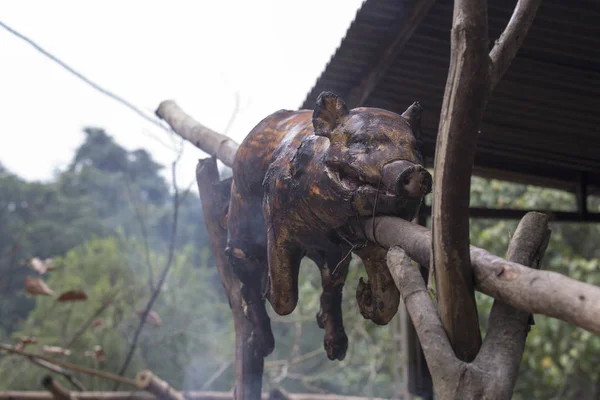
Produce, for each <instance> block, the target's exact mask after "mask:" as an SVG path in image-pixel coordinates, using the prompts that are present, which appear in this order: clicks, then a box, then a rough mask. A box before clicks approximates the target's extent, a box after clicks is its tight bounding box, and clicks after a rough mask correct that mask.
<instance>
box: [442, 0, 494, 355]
mask: <svg viewBox="0 0 600 400" xmlns="http://www.w3.org/2000/svg"><path fill="white" fill-rule="evenodd" d="M487 42H488V28H487V7H486V6H482V5H481V2H479V1H472V0H456V1H455V2H454V23H453V26H452V35H451V57H450V69H449V72H448V79H447V82H446V90H445V94H444V103H443V105H442V113H441V117H440V126H439V130H438V139H437V146H436V152H435V166H434V179H433V182H434V188H433V193H434V201H433V210H432V226H433V241H432V254H433V256H432V258H433V265H434V273H435V284H436V292H437V296H438V308H439V312H440V316H441V319H442V322H443V323H444V328H445V329H446V333H447V334H448V338H449V339H450V342H451V343H452V347H453V348H454V351H455V352H456V355H457V356H458V358H460V359H461V360H463V361H472V360H473V359H475V356H476V355H477V352H478V351H479V347H480V346H481V333H480V332H479V320H478V316H477V306H476V304H475V292H474V289H473V278H472V270H471V262H470V259H469V191H470V186H471V174H472V168H473V161H474V157H475V145H476V143H477V133H478V129H479V124H480V122H481V119H482V117H483V110H484V109H485V102H486V98H487V74H488V55H487Z"/></svg>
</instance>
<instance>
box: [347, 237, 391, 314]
mask: <svg viewBox="0 0 600 400" xmlns="http://www.w3.org/2000/svg"><path fill="white" fill-rule="evenodd" d="M386 253H387V251H386V250H385V249H383V248H381V247H378V246H375V245H369V246H367V247H365V248H363V249H360V250H357V251H356V254H357V255H358V256H359V257H360V258H361V259H362V261H363V264H364V265H365V269H366V270H367V276H368V277H369V280H368V282H364V281H363V279H362V278H361V279H360V281H359V283H358V287H357V289H356V301H357V302H358V307H359V309H360V313H361V314H362V316H363V317H364V318H365V319H370V320H371V321H373V322H374V323H376V324H378V325H386V324H387V323H388V322H390V321H391V319H392V318H393V317H394V315H396V311H398V306H399V305H400V292H399V291H398V288H397V287H396V284H395V283H394V280H393V278H392V275H391V274H390V271H389V270H388V268H387V262H386Z"/></svg>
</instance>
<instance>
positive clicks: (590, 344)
mask: <svg viewBox="0 0 600 400" xmlns="http://www.w3.org/2000/svg"><path fill="white" fill-rule="evenodd" d="M84 133H85V139H84V141H83V143H82V145H81V146H80V147H79V148H78V149H77V150H76V152H75V154H74V155H73V160H72V162H71V163H70V165H69V167H68V168H67V169H65V170H64V171H59V172H58V173H57V174H56V176H55V179H53V180H52V181H51V182H48V183H40V182H28V181H25V180H23V179H21V178H19V177H18V176H16V175H14V174H12V173H11V172H10V171H7V170H6V169H5V168H3V167H2V166H1V164H0V293H2V302H0V339H1V341H2V342H4V343H12V344H16V343H17V342H18V341H19V339H20V338H21V337H23V336H35V337H36V338H37V339H38V340H39V343H38V344H35V345H30V346H28V347H27V350H29V351H39V352H42V351H43V347H44V346H48V345H51V346H65V345H66V344H69V342H72V344H70V345H69V349H70V350H71V354H70V355H69V356H63V357H64V358H66V359H68V360H69V361H72V362H76V363H78V364H81V365H86V366H93V367H94V368H99V369H102V370H107V371H112V372H115V371H117V370H118V369H119V367H120V365H121V364H122V362H123V359H124V358H125V354H126V352H127V349H128V347H129V345H130V342H131V340H132V336H133V333H134V330H135V328H136V326H137V324H138V323H139V318H140V317H139V315H138V311H139V310H141V309H143V307H144V305H145V304H146V302H147V300H148V298H149V296H150V293H151V287H152V286H153V285H155V284H156V282H157V280H158V276H159V274H160V272H161V271H162V269H163V267H164V265H165V263H166V254H167V249H168V246H169V238H170V229H171V223H172V220H173V212H174V208H173V191H172V189H171V188H170V183H168V182H167V181H166V180H165V179H164V178H163V174H162V171H163V166H161V165H159V164H157V163H156V162H155V161H153V160H152V157H151V156H150V154H148V153H147V152H146V151H144V150H142V149H139V150H134V151H128V150H126V149H124V148H122V147H121V146H119V145H118V144H117V143H115V142H114V140H113V139H112V138H111V137H110V136H109V135H108V134H106V132H104V131H103V130H102V129H99V128H86V129H85V130H84ZM225 173H227V172H226V171H225ZM165 175H166V174H165ZM179 192H180V200H181V201H180V203H179V205H178V207H179V209H178V211H179V224H178V229H177V238H176V241H175V248H176V253H175V254H176V257H175V260H174V263H173V267H172V269H171V271H170V274H169V275H168V279H167V282H166V285H165V286H164V288H163V290H162V292H161V293H160V296H159V298H158V300H157V303H156V304H155V306H154V308H153V311H155V313H156V314H157V315H158V316H159V318H160V323H154V324H152V323H147V324H146V326H145V328H144V330H143V332H142V335H141V338H140V341H139V347H138V350H137V352H136V353H135V357H134V359H133V362H132V364H131V365H130V367H129V369H128V371H127V375H128V376H134V374H135V373H136V372H137V371H139V370H141V369H143V368H149V369H151V370H152V371H154V372H155V373H156V374H157V375H159V376H161V377H162V378H163V379H165V380H167V381H168V382H170V383H171V384H172V385H173V386H174V387H177V388H181V389H182V390H201V389H202V390H207V389H210V390H230V389H231V388H232V382H233V368H232V360H233V341H234V334H233V324H232V320H231V315H230V311H229V307H228V304H227V300H226V298H225V296H224V293H223V290H222V287H221V284H220V281H219V278H218V274H217V271H216V267H215V264H214V259H213V256H212V253H211V251H210V248H209V243H208V238H207V234H206V231H205V228H204V220H203V216H202V209H201V205H200V201H199V199H198V197H197V195H196V194H194V193H193V192H189V193H188V192H187V191H186V188H180V189H179ZM471 203H472V205H473V206H480V207H496V208H503V207H506V208H508V207H510V208H534V209H554V210H573V208H574V204H575V199H574V196H573V195H572V194H569V193H564V192H559V191H555V190H548V189H541V188H537V187H531V186H524V185H516V184H510V183H505V182H499V181H489V180H484V179H480V178H474V179H473V184H472V197H471ZM589 208H590V210H591V211H600V201H598V199H595V198H592V199H591V200H590V204H589ZM515 227H516V221H498V220H474V221H472V222H471V241H472V243H473V244H475V245H477V246H480V247H483V248H486V249H488V250H490V251H491V252H493V253H495V254H498V255H503V254H504V252H505V250H506V247H507V245H508V240H509V237H510V234H511V232H513V231H514V229H515ZM552 231H553V234H552V239H551V243H550V245H549V247H548V251H547V253H546V257H545V260H544V263H543V265H544V267H545V268H549V269H552V270H555V271H558V272H561V273H564V274H567V275H569V276H571V277H573V278H576V279H580V280H584V281H587V282H590V283H594V284H596V285H600V266H599V265H600V249H598V246H597V242H598V238H599V235H598V233H599V232H598V227H597V226H596V225H593V224H553V225H552ZM31 257H39V258H42V259H44V258H47V257H53V258H54V265H55V267H56V268H55V270H53V271H50V272H48V273H47V274H45V275H44V276H43V279H44V280H45V281H46V283H47V284H48V286H49V287H50V288H52V289H53V290H54V291H55V292H56V293H61V292H64V291H66V290H73V289H80V290H84V291H85V293H86V294H87V296H88V299H87V300H85V301H81V302H66V303H59V302H56V299H55V297H46V296H36V297H32V296H30V295H28V294H26V293H25V290H24V285H23V282H24V278H25V277H27V276H36V275H37V273H36V272H35V271H33V270H32V269H31V267H30V264H29V262H28V260H29V259H30V258H31ZM302 269H303V272H302V274H301V282H300V299H301V300H300V304H299V306H298V309H297V310H296V311H295V312H294V313H293V314H292V315H290V316H286V317H280V316H276V315H274V314H273V315H272V317H273V328H274V333H275V336H276V341H277V347H276V350H275V352H274V353H273V355H271V356H270V357H269V358H268V359H267V363H266V368H265V371H266V372H265V386H266V389H269V388H271V387H276V386H282V387H284V388H285V389H287V390H289V391H292V392H299V391H302V392H306V391H314V392H333V393H340V394H352V395H364V396H381V397H394V396H397V395H398V394H399V393H401V392H402V390H403V382H402V371H401V364H400V363H399V360H398V358H399V357H398V356H397V354H398V346H399V345H398V333H399V332H400V331H401V329H402V327H401V326H399V325H400V324H399V321H398V320H394V321H393V322H392V323H391V324H390V325H389V326H387V327H378V326H375V325H373V324H372V323H369V322H366V321H365V320H363V319H362V317H361V316H360V313H359V312H358V310H357V306H356V301H355V296H354V292H355V290H356V285H357V283H358V278H359V276H365V273H364V271H363V269H362V268H361V266H360V264H359V262H357V261H356V260H353V264H352V267H351V272H350V275H349V278H348V282H347V285H346V287H345V289H344V291H345V303H344V317H345V325H346V330H347V332H348V336H349V338H350V348H349V350H348V355H347V357H346V359H345V360H344V361H343V362H332V361H329V360H328V359H327V357H326V356H325V353H324V351H323V348H322V340H323V332H322V331H321V330H320V329H319V328H318V327H317V325H316V323H315V318H314V317H315V314H316V312H317V310H318V302H319V294H320V280H319V274H318V271H317V268H316V267H315V266H314V265H312V264H311V263H310V262H308V261H306V262H304V264H303V266H302ZM106 301H110V304H109V305H108V306H106V307H104V309H103V310H102V312H101V313H100V314H99V315H97V316H96V313H97V311H98V310H99V309H101V308H102V307H103V305H104V303H105V302H106ZM478 303H479V306H480V311H481V322H482V328H483V329H485V324H486V316H487V312H488V311H489V309H490V307H491V304H492V300H491V299H490V298H487V297H485V296H483V295H480V294H478ZM93 317H95V318H94V320H100V321H101V322H98V323H97V324H94V326H93V327H90V328H87V329H84V330H82V327H84V326H85V325H86V323H87V322H89V321H90V319H91V318H93ZM535 320H536V325H535V326H533V327H532V329H531V332H530V334H529V338H528V341H527V348H526V352H525V357H524V359H523V362H522V365H521V370H520V376H519V380H518V382H517V389H516V392H515V398H517V399H531V398H536V399H553V398H556V399H559V398H560V399H580V400H582V399H588V398H589V399H595V398H598V397H600V373H599V372H598V367H597V365H598V364H599V363H600V338H598V337H596V336H593V335H591V334H589V333H588V332H585V331H583V330H581V329H578V328H574V327H572V326H570V325H568V324H566V323H562V322H559V321H556V320H552V319H549V318H544V317H543V316H536V318H535ZM80 331H82V334H81V335H79V336H77V335H76V334H77V333H78V332H80ZM96 345H101V346H102V348H103V349H104V352H105V354H106V358H105V360H98V359H95V358H94V357H90V356H89V355H86V352H90V351H91V350H92V349H93V348H94V346H96ZM46 373H47V371H45V370H43V369H41V368H39V367H37V366H35V365H33V364H31V363H30V362H29V361H28V360H26V359H23V358H19V357H17V356H8V355H5V354H2V355H0V389H27V390H37V389H39V388H40V386H39V381H40V378H41V377H42V376H43V375H44V374H46ZM78 378H79V379H80V380H81V381H82V383H83V384H84V385H85V386H86V388H87V389H88V390H101V389H112V385H113V384H112V383H109V382H106V381H102V380H100V379H97V378H93V377H87V376H84V375H79V376H78ZM58 379H61V378H60V377H58ZM63 383H64V384H65V385H68V384H67V383H66V382H63ZM121 389H130V388H125V387H122V388H121Z"/></svg>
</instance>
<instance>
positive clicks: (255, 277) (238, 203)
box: [226, 182, 275, 357]
mask: <svg viewBox="0 0 600 400" xmlns="http://www.w3.org/2000/svg"><path fill="white" fill-rule="evenodd" d="M227 231H228V232H227V233H228V237H227V249H226V253H227V255H228V257H229V262H230V263H231V266H232V268H233V272H234V273H235V275H236V276H237V278H238V279H239V284H240V291H241V295H242V299H241V301H242V310H243V311H244V315H245V316H246V318H247V319H248V320H249V321H250V322H251V326H252V331H251V332H248V333H247V334H248V335H249V336H248V338H247V339H245V340H247V341H248V344H249V345H250V346H249V348H252V349H254V352H255V353H256V355H258V356H262V357H266V356H268V355H269V354H271V352H272V351H273V348H274V346H275V339H274V338H273V332H272V330H271V320H270V318H269V315H268V314H267V309H266V304H265V297H264V292H265V291H266V282H267V249H266V233H265V229H264V220H263V219H262V207H261V201H260V199H259V200H254V199H247V198H242V196H240V194H239V193H238V191H237V188H236V185H235V182H234V183H233V184H232V188H231V200H230V203H229V214H228V218H227Z"/></svg>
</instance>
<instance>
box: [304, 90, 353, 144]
mask: <svg viewBox="0 0 600 400" xmlns="http://www.w3.org/2000/svg"><path fill="white" fill-rule="evenodd" d="M349 113H350V112H349V111H348V107H346V103H344V102H343V101H342V99H340V98H339V97H337V96H336V95H335V94H333V93H331V92H322V93H321V94H320V95H319V97H318V98H317V103H316V104H315V111H314V112H313V118H312V121H313V126H314V128H315V135H318V136H325V137H330V136H331V132H333V130H334V129H335V127H336V126H338V125H339V124H340V122H341V121H342V120H343V119H344V118H345V117H346V116H347V115H348V114H349Z"/></svg>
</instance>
